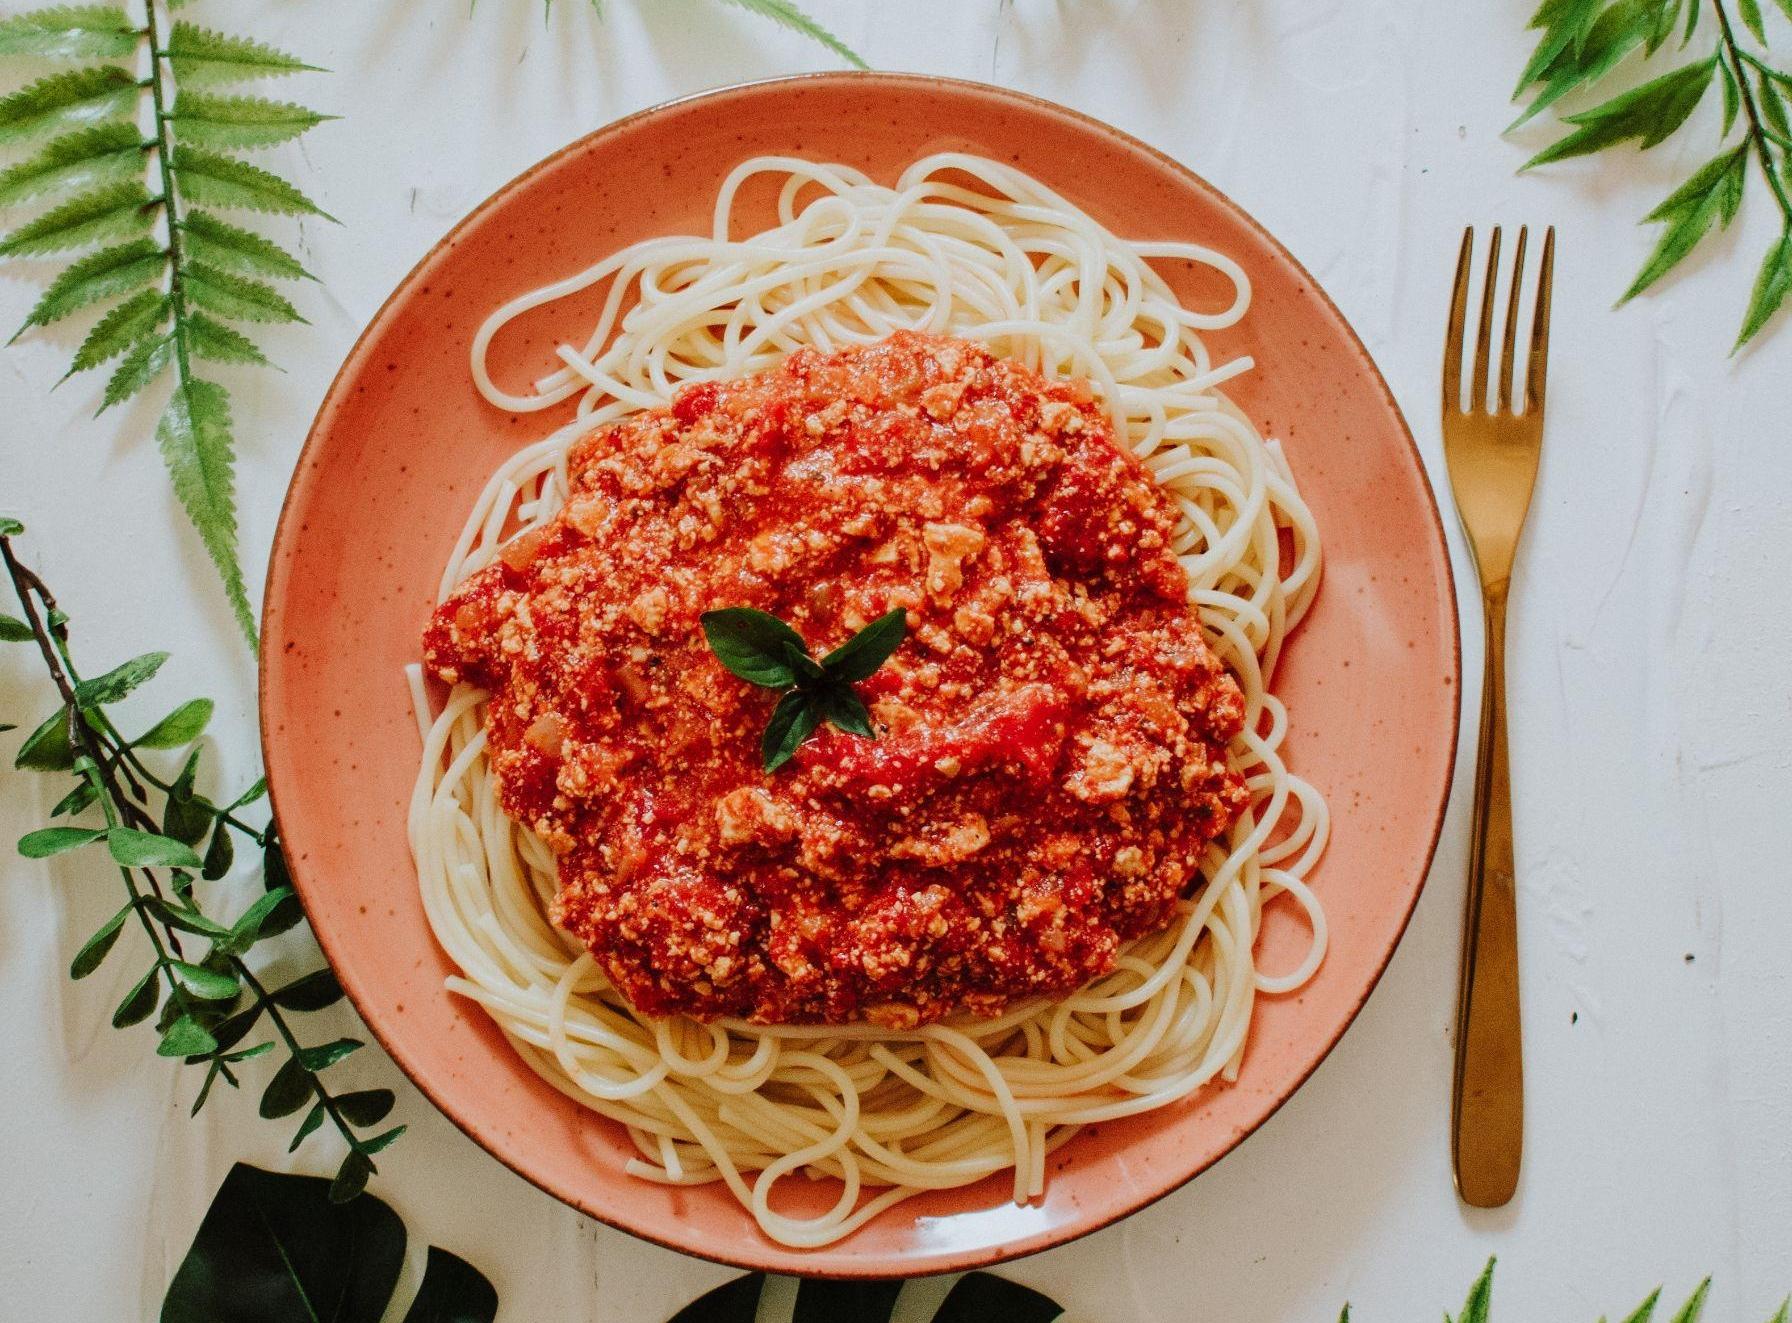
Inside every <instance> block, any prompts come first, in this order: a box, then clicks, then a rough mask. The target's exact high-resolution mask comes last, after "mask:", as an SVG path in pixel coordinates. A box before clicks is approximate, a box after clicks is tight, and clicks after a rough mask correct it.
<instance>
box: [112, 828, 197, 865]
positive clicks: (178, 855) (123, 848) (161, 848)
mask: <svg viewBox="0 0 1792 1323" xmlns="http://www.w3.org/2000/svg"><path fill="white" fill-rule="evenodd" d="M106 848H107V849H108V850H110V851H111V852H112V858H113V859H115V860H117V861H118V863H119V864H120V865H122V866H123V867H125V868H198V867H199V856H198V855H196V854H194V853H193V849H192V847H191V846H189V845H186V844H183V843H182V842H180V841H177V840H174V839H173V838H171V837H168V836H156V835H152V834H151V833H149V832H146V831H137V830H135V829H134V828H131V827H114V828H113V829H112V830H111V831H110V832H108V833H107V835H106Z"/></svg>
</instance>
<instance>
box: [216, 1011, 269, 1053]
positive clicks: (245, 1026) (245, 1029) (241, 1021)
mask: <svg viewBox="0 0 1792 1323" xmlns="http://www.w3.org/2000/svg"><path fill="white" fill-rule="evenodd" d="M261 1012H262V1004H261V1003H260V1002H259V1001H257V1002H252V1003H250V1004H249V1005H248V1006H247V1007H245V1008H244V1009H243V1010H240V1011H238V1012H237V1013H236V1014H235V1015H232V1016H230V1017H229V1018H228V1019H225V1020H222V1021H220V1022H219V1023H218V1025H217V1027H216V1028H214V1029H213V1030H212V1036H213V1037H214V1038H216V1039H217V1040H218V1049H219V1050H220V1051H228V1050H229V1049H230V1048H233V1047H235V1046H236V1045H237V1044H238V1043H240V1042H242V1041H243V1039H245V1038H247V1037H248V1035H249V1031H250V1030H251V1029H253V1028H254V1027H255V1022H256V1021H257V1020H259V1019H260V1018H261Z"/></svg>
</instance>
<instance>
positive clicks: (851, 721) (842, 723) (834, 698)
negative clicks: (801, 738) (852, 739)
mask: <svg viewBox="0 0 1792 1323" xmlns="http://www.w3.org/2000/svg"><path fill="white" fill-rule="evenodd" d="M815 698H816V701H817V702H818V703H819V704H820V705H821V714H822V716H823V717H824V718H826V719H827V720H828V721H830V722H832V723H833V724H834V725H836V726H838V727H839V728H840V729H841V730H843V731H846V732H847V733H848V734H851V735H863V736H864V737H865V738H866V739H876V738H877V735H876V732H875V731H873V730H872V729H871V714H870V713H869V712H867V711H866V710H865V704H864V701H863V700H862V699H860V697H859V696H858V695H857V694H855V693H854V692H853V691H852V690H851V689H849V688H847V687H845V686H843V685H828V686H826V687H825V688H822V689H818V690H816V692H815Z"/></svg>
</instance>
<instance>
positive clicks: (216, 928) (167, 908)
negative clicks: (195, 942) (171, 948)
mask: <svg viewBox="0 0 1792 1323" xmlns="http://www.w3.org/2000/svg"><path fill="white" fill-rule="evenodd" d="M143 903H144V905H145V906H146V907H147V908H148V909H149V912H150V913H151V914H153V915H155V917H156V918H157V919H158V920H159V921H160V922H161V923H163V924H164V925H166V926H167V927H169V928H178V929H179V930H180V931H181V932H184V933H193V934H196V935H197V936H200V937H204V938H206V939H208V940H212V941H216V940H217V939H218V938H220V937H224V936H226V935H228V934H229V932H230V929H228V928H226V927H224V926H223V925H222V924H219V923H214V922H213V921H212V920H211V919H209V918H207V917H206V916H205V915H203V914H201V913H200V912H199V911H198V910H196V909H190V908H188V907H186V906H184V905H177V904H174V903H173V902H171V901H166V900H163V899H162V898H161V897H160V896H150V897H149V898H147V899H146V900H145V901H144V902H143Z"/></svg>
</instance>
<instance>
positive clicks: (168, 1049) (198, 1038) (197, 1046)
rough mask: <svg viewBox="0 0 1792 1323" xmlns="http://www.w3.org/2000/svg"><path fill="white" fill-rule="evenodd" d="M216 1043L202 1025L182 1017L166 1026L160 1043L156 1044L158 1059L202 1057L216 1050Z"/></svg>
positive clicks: (187, 1017)
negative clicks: (166, 1028) (166, 1030)
mask: <svg viewBox="0 0 1792 1323" xmlns="http://www.w3.org/2000/svg"><path fill="white" fill-rule="evenodd" d="M217 1046H218V1041H217V1040H216V1039H215V1038H213V1037H212V1036H211V1034H210V1032H208V1031H207V1029H206V1028H205V1026H204V1025H202V1024H200V1023H199V1021H197V1020H195V1019H194V1018H193V1017H192V1016H190V1015H183V1016H181V1017H180V1018H179V1019H178V1020H176V1021H175V1022H174V1023H173V1024H171V1025H169V1026H168V1032H167V1033H165V1034H163V1035H162V1041H161V1042H160V1043H158V1044H156V1055H157V1056H159V1057H202V1056H205V1055H206V1054H208V1053H210V1052H212V1051H214V1050H216V1048H217Z"/></svg>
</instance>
